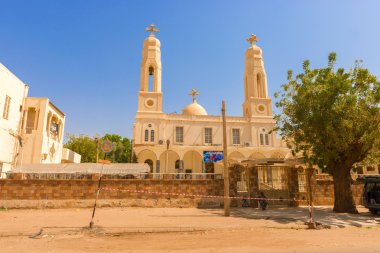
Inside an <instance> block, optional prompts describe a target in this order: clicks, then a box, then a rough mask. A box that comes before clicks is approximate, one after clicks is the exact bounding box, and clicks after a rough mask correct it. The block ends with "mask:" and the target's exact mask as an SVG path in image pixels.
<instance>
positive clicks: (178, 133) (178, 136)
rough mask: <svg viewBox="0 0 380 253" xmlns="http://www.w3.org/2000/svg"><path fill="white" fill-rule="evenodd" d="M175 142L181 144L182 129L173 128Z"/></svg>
mask: <svg viewBox="0 0 380 253" xmlns="http://www.w3.org/2000/svg"><path fill="white" fill-rule="evenodd" d="M175 141H176V142H177V143H183V127H176V128H175Z"/></svg>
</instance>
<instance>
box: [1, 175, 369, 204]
mask: <svg viewBox="0 0 380 253" xmlns="http://www.w3.org/2000/svg"><path fill="white" fill-rule="evenodd" d="M248 177H249V178H250V182H251V183H250V185H249V188H248V189H249V193H248V196H250V197H257V194H258V185H257V169H251V170H250V171H249V176H248ZM230 180H231V182H230V195H231V196H237V186H236V181H237V175H236V173H230ZM289 184H290V186H289V188H290V192H289V194H290V195H291V196H296V198H297V199H307V196H306V193H297V192H296V191H297V190H298V188H297V187H293V186H292V185H297V179H296V176H295V175H291V180H290V181H289ZM97 186H98V180H97V176H96V175H94V177H92V178H91V179H83V180H79V179H78V180H41V179H36V180H31V179H29V180H25V179H20V178H17V177H16V178H15V179H0V207H1V206H4V207H7V208H15V207H16V208H17V207H20V208H21V207H22V208H33V207H34V208H35V207H37V208H39V207H90V206H91V205H93V200H94V198H95V195H96V190H97ZM102 187H103V188H110V189H115V190H102V191H100V195H99V203H100V205H101V206H144V207H223V198H204V197H201V196H195V197H194V196H181V195H165V194H146V193H131V192H127V191H120V190H137V191H149V192H161V193H174V194H186V195H207V196H210V195H213V196H215V195H216V196H223V180H213V179H202V180H166V179H162V180H156V179H144V180H140V179H105V180H103V181H102ZM296 188H297V189H296ZM312 189H313V198H314V205H333V204H334V185H333V181H332V180H329V179H326V180H313V181H312ZM352 189H353V195H354V198H355V202H356V203H357V204H361V202H362V200H361V194H362V189H363V184H361V183H356V182H355V183H354V184H353V186H352ZM293 194H294V195H293ZM299 204H301V205H307V202H306V201H302V202H299ZM240 205H241V201H238V200H236V199H235V200H234V201H231V206H240ZM291 205H292V206H294V205H295V204H294V203H291ZM251 206H252V207H257V201H251Z"/></svg>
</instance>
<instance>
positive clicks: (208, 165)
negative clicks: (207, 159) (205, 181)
mask: <svg viewBox="0 0 380 253" xmlns="http://www.w3.org/2000/svg"><path fill="white" fill-rule="evenodd" d="M205 173H215V169H214V163H205Z"/></svg>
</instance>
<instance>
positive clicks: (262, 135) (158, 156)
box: [133, 25, 291, 173]
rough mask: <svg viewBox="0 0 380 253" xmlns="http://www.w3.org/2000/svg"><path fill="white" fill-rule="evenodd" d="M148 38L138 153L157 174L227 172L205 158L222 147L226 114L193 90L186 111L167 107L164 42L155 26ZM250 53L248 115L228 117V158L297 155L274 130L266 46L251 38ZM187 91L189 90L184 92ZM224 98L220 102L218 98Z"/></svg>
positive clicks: (246, 77) (135, 132)
mask: <svg viewBox="0 0 380 253" xmlns="http://www.w3.org/2000/svg"><path fill="white" fill-rule="evenodd" d="M147 31H149V32H150V35H149V37H148V38H146V39H145V40H144V44H143V50H142V62H141V80H140V90H139V93H138V110H137V113H136V119H135V123H134V130H133V139H134V152H135V154H136V155H137V158H138V161H139V162H143V163H148V164H149V165H150V166H151V172H155V173H178V172H185V173H202V172H207V173H222V169H223V165H222V162H218V163H204V162H203V156H204V152H205V151H222V150H223V148H222V118H221V116H219V115H208V113H207V110H206V109H205V108H203V107H202V105H200V104H199V103H198V101H197V99H196V97H197V95H198V92H197V91H196V90H195V89H193V90H192V91H191V93H190V95H191V96H192V102H191V103H190V104H188V105H186V106H184V107H183V110H182V113H181V114H167V113H164V112H163V111H162V105H163V94H162V90H161V88H162V83H161V49H160V46H161V43H160V41H159V40H158V39H157V38H156V37H155V36H154V32H157V31H158V30H157V29H155V28H154V26H153V25H152V26H151V27H150V28H148V29H147ZM248 41H249V44H250V46H249V47H248V49H247V50H246V52H245V73H244V83H243V84H242V85H241V88H242V92H244V95H245V96H244V101H242V104H243V105H242V109H243V113H242V115H243V116H228V117H227V144H228V161H229V163H230V164H231V163H234V162H236V161H242V160H247V159H260V158H287V157H290V156H291V152H290V150H289V149H288V148H287V147H286V145H285V143H284V142H283V141H282V140H281V139H280V138H279V137H277V136H276V134H275V133H273V132H271V131H272V130H273V128H274V127H275V120H274V119H273V115H272V101H271V99H270V97H269V95H268V87H267V77H266V72H265V68H264V60H263V54H262V50H261V49H260V48H259V47H258V46H257V45H255V42H256V41H257V39H256V37H255V36H254V35H252V36H251V37H250V38H249V39H248ZM184 92H185V91H184ZM216 103H218V101H216Z"/></svg>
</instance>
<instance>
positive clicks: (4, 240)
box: [0, 207, 380, 253]
mask: <svg viewBox="0 0 380 253" xmlns="http://www.w3.org/2000/svg"><path fill="white" fill-rule="evenodd" d="M360 211H361V214H359V215H348V214H334V213H332V212H331V209H329V208H326V207H318V208H317V209H316V220H317V221H318V222H320V223H322V224H323V225H325V226H326V227H329V228H324V229H320V230H309V229H307V228H306V226H305V224H304V222H305V221H307V220H308V218H307V216H308V209H307V208H277V209H270V210H267V211H261V210H257V209H251V208H239V209H233V210H232V211H231V214H232V215H231V217H224V216H223V210H221V209H196V208H183V209H181V208H101V209H98V210H97V212H96V216H95V220H94V221H95V228H94V229H92V230H89V229H88V228H87V227H88V224H89V221H90V218H91V213H92V210H91V209H35V210H7V211H0V252H1V253H6V252H31V253H34V252H256V251H257V252H345V253H349V252H359V251H360V252H380V216H372V215H371V214H369V213H368V212H367V211H366V210H365V209H360ZM41 229H42V232H41ZM39 232H40V233H39ZM30 236H35V238H34V239H33V238H30Z"/></svg>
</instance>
